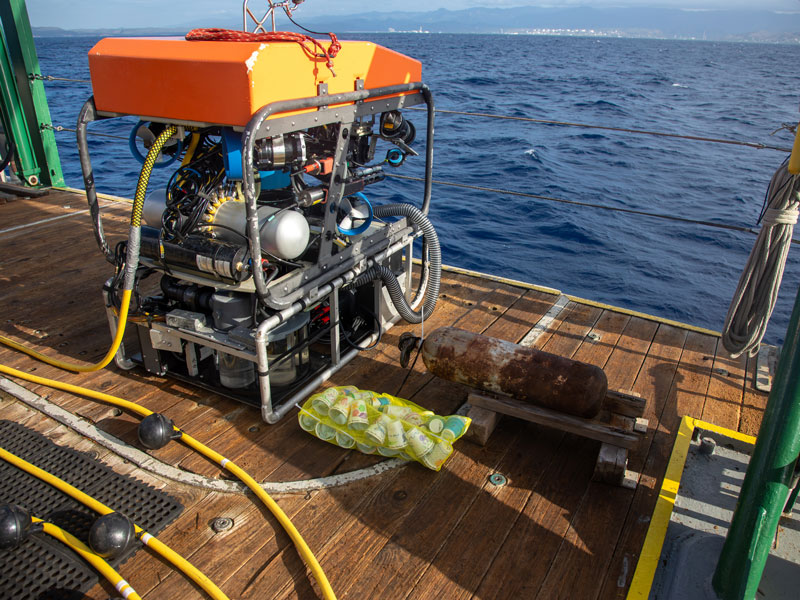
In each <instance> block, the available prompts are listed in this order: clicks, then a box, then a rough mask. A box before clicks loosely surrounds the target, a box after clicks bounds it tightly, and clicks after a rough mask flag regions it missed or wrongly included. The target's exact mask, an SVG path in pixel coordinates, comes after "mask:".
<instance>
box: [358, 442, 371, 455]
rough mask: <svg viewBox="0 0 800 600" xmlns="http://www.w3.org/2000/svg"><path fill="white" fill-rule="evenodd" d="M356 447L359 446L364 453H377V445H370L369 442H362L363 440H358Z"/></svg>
mask: <svg viewBox="0 0 800 600" xmlns="http://www.w3.org/2000/svg"><path fill="white" fill-rule="evenodd" d="M356 448H358V451H359V452H362V453H364V454H375V446H370V445H369V444H362V443H361V442H356Z"/></svg>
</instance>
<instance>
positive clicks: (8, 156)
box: [0, 140, 17, 172]
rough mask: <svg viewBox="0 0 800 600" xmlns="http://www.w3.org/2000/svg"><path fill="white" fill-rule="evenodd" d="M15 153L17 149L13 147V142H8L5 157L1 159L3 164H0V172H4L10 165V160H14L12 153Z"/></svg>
mask: <svg viewBox="0 0 800 600" xmlns="http://www.w3.org/2000/svg"><path fill="white" fill-rule="evenodd" d="M16 151H17V147H16V145H14V140H8V152H6V157H5V158H4V159H3V162H2V163H0V172H2V171H5V170H6V167H7V166H8V165H9V164H10V163H11V159H12V158H14V152H16Z"/></svg>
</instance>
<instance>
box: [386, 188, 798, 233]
mask: <svg viewBox="0 0 800 600" xmlns="http://www.w3.org/2000/svg"><path fill="white" fill-rule="evenodd" d="M386 176H387V177H392V178H394V179H406V180H409V181H422V182H424V181H425V180H424V179H422V178H421V177H411V176H409V175H396V174H394V173H386ZM433 183H434V184H436V185H445V186H449V187H456V188H461V189H466V190H475V191H478V192H489V193H492V194H499V195H508V196H520V197H523V198H533V199H534V200H545V201H547V202H557V203H559V204H571V205H573V206H582V207H585V208H599V209H601V210H607V211H611V212H620V213H626V214H630V215H639V216H643V217H653V218H655V219H663V220H665V221H676V222H678V223H690V224H692V225H702V226H703V227H713V228H715V229H725V230H728V231H741V232H744V233H750V234H753V235H758V232H759V230H758V229H754V228H752V227H742V226H740V225H728V224H726V223H714V222H713V221H702V220H699V219H687V218H686V217H676V216H674V215H665V214H661V213H653V212H648V211H644V210H637V209H635V208H621V207H618V206H606V205H604V204H595V203H592V202H581V201H579V200H567V199H565V198H555V197H553V196H543V195H540V194H530V193H528V192H515V191H512V190H501V189H497V188H490V187H484V186H480V185H470V184H467V183H456V182H454V181H442V180H440V179H434V180H433ZM792 242H794V243H800V240H798V239H794V238H793V239H792Z"/></svg>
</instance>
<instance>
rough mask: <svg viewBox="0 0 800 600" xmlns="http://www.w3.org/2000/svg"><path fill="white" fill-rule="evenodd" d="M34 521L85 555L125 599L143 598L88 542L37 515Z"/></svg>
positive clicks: (46, 531)
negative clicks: (85, 542)
mask: <svg viewBox="0 0 800 600" xmlns="http://www.w3.org/2000/svg"><path fill="white" fill-rule="evenodd" d="M31 521H33V522H34V523H41V524H42V528H43V530H44V532H45V533H46V534H47V535H50V536H52V537H54V538H55V539H57V540H58V541H59V542H62V543H63V544H66V545H67V546H69V547H70V548H72V549H73V550H74V551H75V552H76V553H78V554H79V555H80V556H81V557H83V559H84V560H86V562H88V563H89V564H90V565H92V566H93V567H94V568H95V569H97V571H99V572H100V574H101V575H102V576H103V577H105V578H106V579H108V581H109V582H110V583H111V585H113V586H114V588H115V589H116V590H117V591H118V592H119V593H120V594H122V597H123V598H125V600H142V597H141V596H140V595H139V594H137V593H136V590H134V589H133V587H131V584H130V583H128V582H127V581H125V580H124V579H123V578H122V576H121V575H120V574H119V573H117V571H116V570H115V569H114V567H112V566H111V565H109V564H108V563H107V562H106V561H105V560H104V559H103V558H102V557H100V556H98V555H97V554H95V553H94V552H92V549H91V548H89V547H88V546H87V545H86V544H84V543H83V542H82V541H80V540H79V539H78V538H76V537H75V536H74V535H72V534H71V533H69V532H68V531H64V530H63V529H61V528H60V527H58V526H57V525H53V524H52V523H48V522H47V521H43V520H42V519H38V518H36V517H31Z"/></svg>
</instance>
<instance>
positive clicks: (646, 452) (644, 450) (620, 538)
mask: <svg viewBox="0 0 800 600" xmlns="http://www.w3.org/2000/svg"><path fill="white" fill-rule="evenodd" d="M660 327H661V326H659V329H660ZM654 339H655V338H654ZM688 344H689V336H688V335H687V336H685V337H684V342H683V347H682V348H681V355H680V357H679V358H678V360H677V361H676V362H675V369H674V371H673V373H672V378H671V381H670V386H669V389H668V390H667V393H666V399H665V402H664V405H663V406H662V407H661V411H660V412H659V413H658V414H657V415H656V423H655V424H651V425H654V427H653V435H652V437H651V438H650V443H649V444H648V445H647V447H646V448H642V449H641V452H642V454H643V456H644V462H643V465H642V472H641V473H637V486H636V490H635V492H634V493H633V494H631V497H630V501H629V503H628V508H627V510H626V513H625V514H626V517H625V522H624V523H623V526H622V527H621V528H620V529H619V534H618V536H617V541H616V543H615V545H614V550H613V552H612V553H611V557H612V558H613V557H614V556H615V555H616V554H617V550H618V549H620V546H619V545H620V543H621V542H622V541H623V540H624V533H625V532H626V531H627V530H628V525H629V523H630V522H631V520H632V519H633V518H634V515H632V514H631V507H632V506H633V504H634V502H635V501H636V499H637V497H638V496H639V495H640V494H645V493H647V490H642V489H641V486H640V485H638V484H639V481H640V480H641V478H642V474H643V473H644V471H645V470H646V465H647V462H648V460H649V458H650V452H651V449H652V447H653V444H654V443H655V440H656V437H657V436H658V435H659V433H662V434H663V435H669V436H670V438H673V441H674V436H675V435H677V431H675V432H670V433H668V434H667V433H666V432H661V431H660V428H661V423H662V421H663V418H664V412H665V411H666V410H667V407H668V405H669V398H670V397H671V396H672V392H673V389H674V388H675V386H676V378H677V376H678V372H679V371H680V369H681V365H682V364H683V359H684V354H685V353H686V349H687V345H688ZM648 354H649V352H648ZM689 368H691V367H689ZM708 374H709V377H708V379H707V383H706V394H707V392H708V385H709V384H710V375H711V368H710V367H709V369H708ZM637 381H638V377H637ZM704 397H705V396H704ZM656 406H657V405H656ZM654 407H655V406H654ZM676 408H677V406H676ZM644 441H646V438H645V440H643V442H644ZM666 466H667V465H664V469H663V471H662V472H661V473H659V474H658V476H657V477H655V483H654V487H653V490H654V491H656V494H655V497H654V498H653V503H655V500H656V499H657V497H658V494H657V490H659V489H661V483H662V482H663V479H664V475H665V473H666ZM643 542H644V540H642V543H643ZM640 554H641V546H639V547H638V549H637V551H636V555H637V559H638V555H640ZM631 575H632V572H631ZM611 577H613V576H612V574H611V573H610V572H609V571H607V572H606V573H605V577H604V578H603V581H602V583H601V585H600V586H598V588H597V590H598V591H597V595H596V596H595V598H599V596H600V595H601V594H602V592H603V590H604V589H605V588H606V584H607V582H608V580H609V578H611ZM627 585H628V586H629V585H630V581H627Z"/></svg>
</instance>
